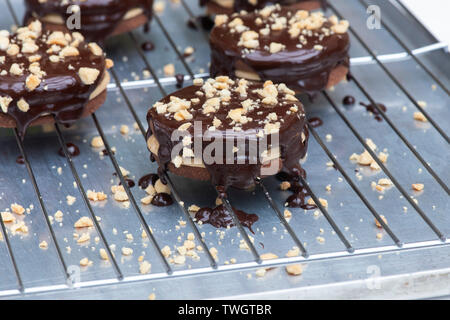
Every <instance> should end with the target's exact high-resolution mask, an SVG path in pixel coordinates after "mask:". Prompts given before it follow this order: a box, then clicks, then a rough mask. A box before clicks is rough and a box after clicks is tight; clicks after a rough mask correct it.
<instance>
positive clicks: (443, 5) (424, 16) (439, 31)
mask: <svg viewBox="0 0 450 320" xmlns="http://www.w3.org/2000/svg"><path fill="white" fill-rule="evenodd" d="M401 2H402V3H403V4H404V5H405V6H406V7H408V9H409V10H410V11H411V12H412V13H413V14H414V15H415V16H416V17H417V18H418V19H419V20H420V21H421V22H422V23H423V24H424V25H425V26H426V27H427V28H428V30H430V32H431V33H432V34H433V35H434V36H435V37H436V38H437V39H438V40H439V41H441V42H445V43H447V44H449V45H450V0H401Z"/></svg>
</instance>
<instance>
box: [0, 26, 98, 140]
mask: <svg viewBox="0 0 450 320" xmlns="http://www.w3.org/2000/svg"><path fill="white" fill-rule="evenodd" d="M48 34H49V32H48V31H47V32H46V33H45V32H44V34H43V35H42V36H41V37H39V38H37V39H36V40H35V43H36V45H37V46H38V48H39V49H38V50H37V51H36V52H34V53H33V54H30V53H24V54H20V55H16V56H13V57H12V56H8V57H7V58H6V61H5V63H3V64H2V65H1V67H2V69H3V70H10V68H11V66H12V64H14V63H17V64H19V65H24V66H29V65H30V63H29V61H28V58H29V57H30V56H32V55H39V56H40V57H41V59H40V61H39V63H40V68H41V70H42V71H44V72H45V75H44V76H43V77H42V81H41V83H40V85H39V86H38V87H37V88H36V89H35V90H33V91H30V90H28V89H27V87H26V78H27V77H28V76H29V75H30V73H29V72H28V71H24V73H23V74H22V75H20V76H13V75H11V74H6V75H0V96H8V97H11V98H12V102H11V104H10V105H9V107H8V110H7V114H8V115H9V116H11V117H12V118H13V119H14V120H15V122H16V126H17V129H18V131H19V135H20V137H21V138H22V139H23V138H24V135H25V132H26V130H27V128H28V127H29V126H30V125H31V124H32V122H33V121H35V120H36V119H38V118H40V117H41V116H43V115H47V114H50V115H53V116H54V117H55V118H56V120H57V121H58V122H60V123H62V124H71V123H73V122H75V121H76V120H78V119H80V118H81V116H82V114H83V110H84V107H85V105H86V104H87V103H88V101H89V98H90V95H91V93H92V92H93V91H94V90H95V88H97V86H98V85H99V84H100V82H101V81H102V78H103V76H104V74H105V71H104V70H105V58H104V56H103V55H101V56H96V55H94V54H93V53H92V52H91V51H90V50H89V48H88V47H87V45H86V44H85V43H84V42H82V43H80V44H79V46H78V47H77V49H78V51H79V55H78V56H73V57H72V56H71V57H65V58H64V60H61V61H59V62H58V63H53V62H50V60H49V56H50V55H52V54H51V53H47V49H48V47H49V46H48V45H47V44H46V43H45V42H44V40H43V37H44V36H45V37H48ZM9 38H10V40H11V41H14V42H18V40H17V36H16V35H12V36H10V37H9ZM4 55H5V53H4V52H3V51H1V50H0V56H4ZM69 66H70V67H69ZM82 67H86V68H96V69H97V70H99V71H100V74H99V76H98V77H97V79H96V81H95V82H94V83H93V84H92V85H85V84H83V83H82V81H81V79H80V76H79V75H78V70H79V69H80V68H82ZM20 99H24V100H25V101H26V102H27V103H28V104H29V110H28V111H27V112H23V111H21V110H20V109H19V108H18V106H17V102H18V101H19V100H20Z"/></svg>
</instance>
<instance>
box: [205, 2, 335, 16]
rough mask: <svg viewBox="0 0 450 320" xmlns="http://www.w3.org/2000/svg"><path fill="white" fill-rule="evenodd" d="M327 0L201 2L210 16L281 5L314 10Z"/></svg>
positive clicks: (292, 8)
mask: <svg viewBox="0 0 450 320" xmlns="http://www.w3.org/2000/svg"><path fill="white" fill-rule="evenodd" d="M326 2H327V0H200V5H201V6H206V10H207V12H208V13H209V14H232V13H233V12H240V11H242V10H245V11H247V12H250V11H253V10H255V9H262V8H264V7H265V6H268V5H273V4H279V5H282V6H284V7H289V8H290V9H291V10H314V9H318V8H320V7H322V8H325V7H326Z"/></svg>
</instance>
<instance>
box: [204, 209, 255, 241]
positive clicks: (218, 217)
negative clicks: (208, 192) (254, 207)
mask: <svg viewBox="0 0 450 320" xmlns="http://www.w3.org/2000/svg"><path fill="white" fill-rule="evenodd" d="M233 211H234V213H235V214H236V216H237V217H238V219H239V221H240V222H241V224H242V225H243V226H244V227H247V228H248V229H249V230H250V231H251V232H252V233H253V234H254V231H253V230H252V226H253V224H254V223H255V222H256V221H258V216H257V215H256V214H253V213H246V212H244V211H242V210H238V209H236V208H233ZM195 219H197V221H201V222H202V223H208V224H210V225H212V226H213V227H216V228H227V227H234V225H235V224H234V221H233V217H232V216H231V214H230V212H228V210H227V209H226V207H225V205H223V204H221V205H219V206H217V207H215V208H207V207H206V208H201V209H200V210H198V211H197V213H196V214H195Z"/></svg>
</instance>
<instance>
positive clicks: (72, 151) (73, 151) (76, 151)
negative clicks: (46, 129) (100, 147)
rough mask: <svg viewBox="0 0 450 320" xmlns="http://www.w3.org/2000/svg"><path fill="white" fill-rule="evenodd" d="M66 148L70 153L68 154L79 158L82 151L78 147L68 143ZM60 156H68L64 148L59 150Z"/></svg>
mask: <svg viewBox="0 0 450 320" xmlns="http://www.w3.org/2000/svg"><path fill="white" fill-rule="evenodd" d="M66 148H67V151H68V153H69V155H70V156H71V157H76V156H79V155H80V149H79V148H78V147H77V146H76V145H74V144H73V143H72V142H68V143H66ZM58 154H59V155H60V156H61V157H65V156H66V155H65V154H64V150H63V148H59V150H58Z"/></svg>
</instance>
